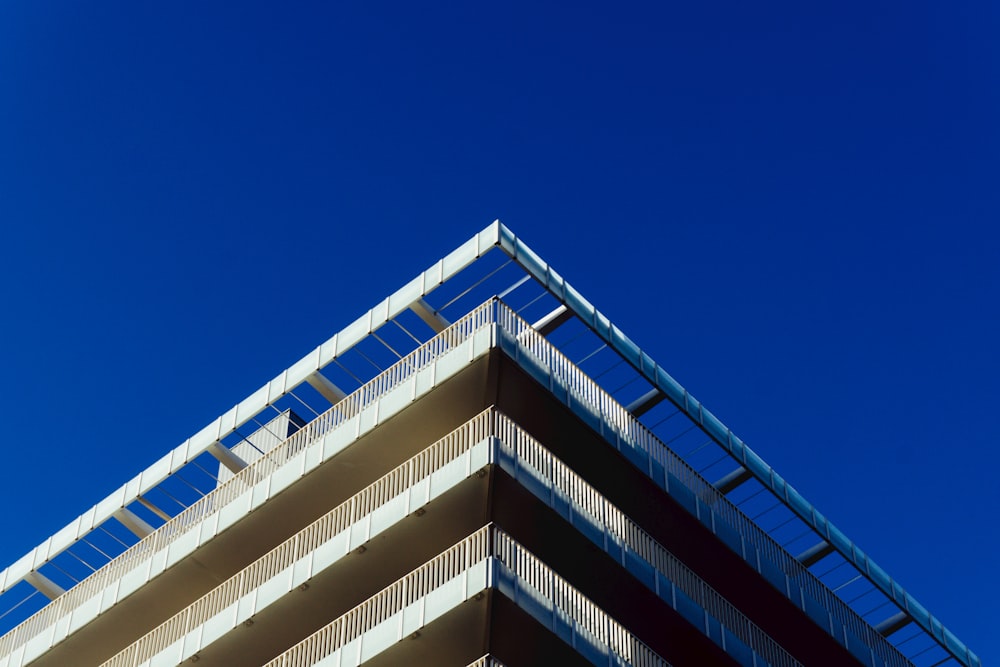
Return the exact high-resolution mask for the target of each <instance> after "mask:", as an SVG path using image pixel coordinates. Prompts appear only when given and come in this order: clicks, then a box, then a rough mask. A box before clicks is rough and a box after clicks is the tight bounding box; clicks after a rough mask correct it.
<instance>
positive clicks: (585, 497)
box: [102, 408, 799, 667]
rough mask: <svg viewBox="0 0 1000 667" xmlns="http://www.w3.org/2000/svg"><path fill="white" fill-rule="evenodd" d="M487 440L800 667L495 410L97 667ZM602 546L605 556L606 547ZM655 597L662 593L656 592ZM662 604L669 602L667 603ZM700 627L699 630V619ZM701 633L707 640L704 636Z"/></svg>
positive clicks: (156, 640) (753, 645)
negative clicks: (512, 456)
mask: <svg viewBox="0 0 1000 667" xmlns="http://www.w3.org/2000/svg"><path fill="white" fill-rule="evenodd" d="M490 436H493V437H495V438H496V439H497V442H498V444H499V446H500V447H502V448H504V449H505V450H506V451H508V452H510V453H511V454H513V455H515V456H516V457H517V459H518V461H519V463H521V464H523V465H522V469H523V466H528V469H529V470H530V471H531V472H532V473H534V474H536V475H538V476H540V477H542V478H544V479H545V480H546V481H547V482H548V484H549V485H550V488H551V489H552V490H553V492H558V493H560V494H562V495H563V497H565V498H566V499H567V500H569V501H571V502H572V503H573V504H574V506H575V507H576V509H577V510H578V513H579V514H580V515H583V516H586V517H588V518H589V519H590V521H591V522H592V523H593V524H594V525H597V526H600V527H601V529H602V534H607V535H610V536H611V537H612V538H613V539H616V540H618V542H619V543H620V544H621V545H625V546H627V547H628V548H629V549H631V550H632V553H634V554H635V555H637V556H639V557H640V558H642V559H643V560H645V561H646V562H647V563H649V564H650V565H651V566H652V567H653V568H655V569H656V570H657V571H658V572H659V573H660V574H662V575H663V576H664V577H665V578H666V579H667V580H669V581H670V582H672V583H673V585H674V586H676V587H677V589H679V590H680V591H681V592H682V593H684V595H686V596H687V597H688V598H690V599H691V600H692V601H693V602H695V603H696V604H697V605H699V606H700V607H701V608H702V609H704V611H705V612H707V613H708V614H709V615H710V616H711V617H712V618H714V619H716V620H717V621H718V622H719V623H720V625H722V626H723V627H724V628H726V629H727V630H729V631H730V632H731V633H732V634H733V636H734V637H736V638H737V639H739V640H740V641H742V642H743V643H744V644H746V645H747V646H748V647H749V648H750V649H751V650H752V651H754V652H755V653H756V654H757V655H759V656H760V657H762V658H764V659H765V660H766V661H767V663H768V664H769V665H773V666H775V667H797V666H799V663H798V662H797V661H795V660H794V659H793V658H792V657H791V656H790V655H788V653H787V652H785V651H784V649H782V648H781V647H780V646H779V645H778V644H777V643H776V642H774V640H773V639H771V638H770V637H769V636H768V635H767V634H766V633H765V632H764V631H763V630H761V629H760V628H758V627H757V626H756V625H754V624H753V623H752V622H751V621H750V620H749V619H747V618H746V617H745V616H744V615H743V614H742V613H740V612H739V610H737V609H736V608H735V607H734V606H733V605H732V604H730V603H729V602H728V601H727V600H726V599H725V598H723V597H722V596H721V595H719V593H717V592H716V591H715V590H714V589H713V588H712V587H711V586H709V585H708V584H707V583H706V582H705V581H703V580H702V579H701V578H700V577H698V576H697V575H696V574H695V573H694V572H692V571H691V570H690V569H689V568H688V567H686V566H685V565H684V564H683V563H681V562H680V561H679V560H678V559H677V558H676V557H674V556H673V555H672V554H670V552H669V551H667V550H666V549H665V548H663V547H662V546H661V545H660V544H659V543H658V542H657V541H656V540H654V539H653V538H652V537H651V536H649V535H648V534H647V533H646V532H645V531H643V530H642V529H641V528H639V526H638V525H637V524H635V523H634V522H633V521H631V520H630V519H629V518H628V517H626V516H625V515H624V514H623V513H622V512H621V511H620V510H619V509H618V508H617V507H615V506H614V505H612V504H611V503H610V502H609V501H608V500H607V499H605V498H604V497H603V496H601V495H600V494H599V493H598V492H597V491H596V490H595V489H594V488H593V487H591V486H590V485H589V484H587V483H586V482H585V481H583V479H582V478H580V477H579V476H578V475H576V474H575V473H574V472H573V471H572V470H570V469H569V467H567V466H566V465H565V464H563V463H562V462H561V461H559V460H558V459H557V458H556V457H555V456H553V455H552V454H551V453H550V452H548V451H547V450H546V449H545V448H544V447H543V446H542V445H541V444H540V443H539V442H538V441H537V440H535V439H534V438H532V437H531V436H529V435H528V434H527V433H525V432H524V431H523V430H522V429H520V428H519V427H518V426H517V425H516V424H515V423H514V422H513V421H511V420H510V419H509V418H508V417H506V416H505V415H503V414H502V413H500V412H498V411H497V410H496V409H495V408H489V409H487V410H486V411H484V412H482V413H480V414H479V415H477V416H475V417H473V418H472V419H471V420H469V421H468V422H466V423H465V424H463V425H462V426H461V427H459V428H457V429H456V430H454V431H452V432H451V433H449V434H448V435H447V436H445V437H444V438H442V439H441V440H439V441H438V442H436V443H434V444H433V445H431V446H430V447H428V448H427V449H425V450H423V451H422V452H420V453H419V454H417V455H416V456H414V457H412V458H411V459H409V460H408V461H406V462H404V463H403V464H401V465H400V466H398V467H397V468H395V469H394V470H392V471H390V472H389V473H387V474H386V475H384V476H383V477H381V478H380V479H378V480H377V481H375V482H373V483H372V484H370V485H369V486H367V487H366V488H364V489H362V490H361V491H359V492H358V493H357V494H355V495H354V496H352V497H351V498H349V499H347V500H346V501H344V502H343V503H341V504H340V505H339V506H337V507H335V508H334V509H332V510H331V511H330V512H328V513H327V514H326V515H324V516H323V517H321V518H319V519H317V520H316V521H315V522H314V523H312V524H310V525H309V526H307V527H306V528H304V529H303V530H302V531H301V532H299V533H298V534H296V535H295V536H293V537H291V538H289V539H288V540H287V541H286V542H284V543H282V544H281V545H279V546H278V547H276V548H275V549H274V550H273V551H271V552H269V553H268V554H266V555H264V556H263V557H261V558H260V559H258V560H257V561H255V562H254V563H252V564H251V565H250V566H248V567H247V568H246V569H244V570H243V571H241V572H239V573H238V574H236V575H235V576H233V577H231V578H230V579H229V580H227V581H226V582H224V583H223V584H221V585H220V586H219V587H217V588H216V589H214V590H212V591H211V592H209V593H208V594H206V595H205V596H203V597H202V598H200V599H199V600H197V601H196V602H194V603H193V604H192V605H190V606H189V607H187V608H186V609H184V610H182V611H181V612H179V613H177V614H176V615H175V616H173V617H172V618H170V619H169V620H167V621H166V622H164V623H163V624H162V625H160V626H158V627H157V628H155V629H154V630H153V631H151V632H150V633H148V634H146V635H145V636H143V637H141V638H140V639H139V640H137V641H136V642H134V643H133V644H132V645H130V646H129V647H127V648H125V649H124V650H122V651H121V652H119V653H118V654H117V655H115V656H114V657H113V658H111V659H110V660H108V661H107V662H105V663H104V664H103V665H102V667H127V666H129V665H137V664H141V663H143V662H144V661H146V660H149V659H150V658H152V657H153V656H155V655H157V654H158V653H159V652H160V651H163V650H164V649H166V648H167V647H169V646H170V645H171V644H173V643H174V642H175V641H177V640H179V639H181V638H183V637H185V636H187V634H188V633H189V632H191V631H193V630H195V629H196V628H198V627H199V626H201V625H202V624H204V623H205V622H207V621H208V620H209V619H211V618H213V617H215V616H216V615H217V614H219V613H221V612H222V611H223V610H225V609H227V608H228V607H230V606H231V605H233V604H235V603H236V602H238V601H239V600H240V599H242V598H243V597H244V596H246V595H248V594H250V593H251V592H252V591H254V590H255V589H257V588H259V587H260V586H261V585H263V584H264V583H265V582H267V581H269V580H271V579H272V578H273V577H274V576H276V575H278V574H279V573H282V572H284V571H286V570H287V569H288V568H289V567H291V566H292V565H293V564H295V563H296V562H298V561H299V560H301V559H302V558H304V557H305V556H307V555H308V554H309V553H311V552H313V551H315V550H316V549H317V548H319V547H320V546H321V545H323V544H326V543H328V542H329V541H330V540H331V539H333V538H334V537H335V536H336V535H338V534H340V533H341V532H342V531H344V530H346V529H347V528H348V527H350V526H351V525H353V524H355V523H357V522H359V521H361V520H363V519H364V518H365V517H370V515H371V514H372V513H373V512H375V511H376V510H377V509H378V508H379V507H382V506H383V505H385V504H386V503H388V502H390V501H391V500H393V499H395V498H398V497H400V496H401V495H402V494H404V493H407V492H408V491H409V490H410V489H411V488H413V487H414V485H416V484H417V483H418V482H420V481H421V480H424V479H427V478H428V477H429V476H430V475H432V474H433V473H435V472H436V471H438V470H440V469H442V468H443V467H445V466H447V465H449V464H450V463H452V462H453V461H456V460H458V459H459V458H460V457H462V456H463V455H464V454H466V453H467V452H468V451H469V450H471V449H472V447H474V446H475V445H476V444H477V443H480V442H483V441H484V440H486V439H487V438H488V437H490ZM471 472H472V471H471V469H470V470H467V471H466V474H471ZM411 510H412V508H409V507H407V509H406V512H407V513H409V511H411ZM604 546H605V549H607V544H605V545H604ZM623 554H624V552H623ZM656 592H657V593H658V594H659V593H660V591H658V590H657V591H656ZM668 603H671V602H670V601H669V600H668ZM671 604H672V603H671ZM702 620H703V622H704V619H702ZM703 630H705V631H706V632H707V628H703ZM724 648H725V647H724Z"/></svg>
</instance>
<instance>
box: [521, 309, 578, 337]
mask: <svg viewBox="0 0 1000 667" xmlns="http://www.w3.org/2000/svg"><path fill="white" fill-rule="evenodd" d="M572 317H573V313H571V312H570V310H569V308H567V307H566V306H565V305H560V306H559V307H558V308H556V309H555V310H553V311H552V312H551V313H549V314H548V315H546V316H545V317H543V318H542V319H540V320H538V321H537V322H535V323H534V324H532V325H531V327H532V328H533V329H535V331H537V332H538V333H540V334H542V335H543V336H548V335H549V334H550V333H552V332H553V331H555V330H556V329H558V328H559V327H560V326H562V325H563V324H565V323H566V322H568V321H569V320H570V319H571V318H572Z"/></svg>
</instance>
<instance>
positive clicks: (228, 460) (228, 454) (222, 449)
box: [208, 442, 247, 475]
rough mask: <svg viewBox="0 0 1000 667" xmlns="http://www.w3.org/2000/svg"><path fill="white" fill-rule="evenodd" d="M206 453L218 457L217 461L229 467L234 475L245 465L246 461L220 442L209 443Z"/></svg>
mask: <svg viewBox="0 0 1000 667" xmlns="http://www.w3.org/2000/svg"><path fill="white" fill-rule="evenodd" d="M208 453H209V454H211V455H212V456H214V457H215V458H216V459H218V461H219V463H221V464H222V465H224V466H226V467H227V468H229V470H230V471H231V472H232V473H233V474H234V475H235V474H236V473H238V472H239V471H241V470H243V469H244V468H246V467H247V462H246V461H244V460H243V459H241V458H240V457H239V456H237V455H236V454H235V453H233V450H231V449H229V448H228V447H226V446H225V445H223V444H222V443H221V442H216V443H214V444H211V445H209V446H208Z"/></svg>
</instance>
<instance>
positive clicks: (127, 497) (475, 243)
mask: <svg viewBox="0 0 1000 667" xmlns="http://www.w3.org/2000/svg"><path fill="white" fill-rule="evenodd" d="M500 229H501V225H500V221H499V220H495V221H494V222H493V223H491V224H490V225H489V226H488V227H486V228H485V229H484V230H482V231H481V232H479V233H478V234H476V235H475V236H473V237H472V238H471V239H469V240H468V241H466V242H465V243H463V244H462V245H460V246H459V247H458V248H456V249H455V250H453V251H452V252H451V253H449V254H447V255H445V256H444V257H443V258H442V259H440V260H438V261H437V262H435V263H434V264H432V265H431V267H430V268H428V269H427V270H426V271H424V272H422V273H421V274H420V275H418V276H417V277H416V278H414V279H413V280H411V281H410V282H408V283H406V284H405V285H403V287H401V288H399V289H398V290H396V291H395V292H394V293H393V294H392V295H391V296H389V297H388V298H386V299H383V300H382V301H381V302H380V303H378V304H377V305H376V306H375V307H374V308H372V309H370V310H369V311H368V312H367V313H365V314H364V315H362V316H361V317H359V318H358V319H356V320H355V321H354V322H352V323H351V324H349V325H347V326H346V327H344V328H343V329H342V330H341V331H340V332H338V333H336V334H334V335H333V336H332V337H331V338H329V339H328V340H327V341H326V342H324V343H323V344H322V345H320V346H319V347H317V348H315V349H314V350H313V351H312V352H310V353H309V354H307V355H306V356H304V357H303V358H302V359H300V360H299V361H297V362H295V363H294V364H292V365H291V366H289V367H288V368H287V369H286V370H284V371H282V372H281V373H279V374H278V375H277V377H275V378H274V379H273V380H271V381H270V382H268V383H267V384H265V385H264V386H263V387H261V388H260V389H258V390H257V391H255V392H253V393H252V394H250V395H249V396H247V397H246V398H245V399H243V400H242V401H240V402H239V403H237V404H236V405H234V406H233V407H232V408H231V409H229V410H228V411H227V412H225V413H223V414H222V415H220V416H219V417H217V418H216V419H215V420H214V421H212V422H211V423H210V424H208V425H207V426H205V427H204V428H203V429H201V430H200V431H198V432H197V433H195V434H194V435H193V436H191V437H190V438H188V439H187V440H185V441H184V442H182V443H181V444H180V445H178V446H177V447H175V448H174V449H173V450H171V451H170V452H168V453H167V454H166V455H165V456H163V457H162V458H160V459H159V460H158V461H156V462H155V463H153V464H152V465H151V466H149V467H147V468H146V469H145V470H143V471H142V472H141V473H139V474H138V475H136V476H135V477H133V478H132V479H131V480H130V481H128V482H127V483H125V484H123V485H122V486H121V487H119V488H118V489H116V490H115V491H114V492H112V493H111V494H109V495H108V496H107V497H106V498H104V499H103V500H101V501H100V502H98V503H97V504H96V505H94V506H93V507H91V508H90V509H89V510H87V511H86V512H84V513H83V514H81V515H80V516H78V517H77V518H76V519H74V520H73V521H71V522H70V523H69V524H67V525H66V526H65V527H63V528H62V529H61V530H59V531H57V532H55V533H54V534H52V536H50V537H49V538H47V539H46V540H45V541H44V542H42V543H41V544H39V545H38V546H37V547H35V548H34V549H32V550H31V551H29V552H28V553H27V554H25V555H24V556H22V557H21V558H19V559H18V560H16V561H15V562H14V563H12V564H11V565H10V566H8V567H7V568H6V569H5V570H3V571H0V594H3V593H5V592H7V591H8V590H10V589H11V588H12V587H13V586H14V585H16V584H17V583H19V582H21V581H23V580H24V579H25V577H26V576H28V575H29V574H31V573H32V572H33V571H35V570H36V569H37V568H39V567H41V566H42V565H44V564H45V563H47V562H48V561H49V560H51V559H53V558H55V557H56V556H58V555H59V554H60V553H62V552H63V551H65V550H66V549H67V548H69V547H70V546H72V545H73V543H75V542H76V541H77V540H78V539H79V538H80V537H82V536H84V535H86V534H87V533H88V532H89V531H91V530H93V529H95V528H97V526H99V525H101V524H102V523H104V522H105V521H107V520H108V519H109V518H111V516H112V515H113V514H114V513H115V512H116V511H117V510H119V509H121V508H123V507H125V506H126V505H128V504H129V503H131V502H133V501H136V500H138V499H139V497H140V496H142V495H143V494H145V493H147V492H148V491H149V490H150V489H152V488H153V487H155V486H156V485H157V484H159V483H160V482H162V481H163V480H165V479H166V478H167V477H169V476H170V475H172V474H173V473H175V472H177V471H178V470H180V469H181V468H182V467H183V466H184V465H185V464H187V463H188V462H189V461H191V460H192V459H194V458H196V457H198V456H200V455H201V454H203V453H205V452H206V451H208V450H209V448H211V447H213V446H214V445H217V444H219V443H220V442H221V441H222V439H223V438H225V437H226V436H228V435H230V434H232V433H233V432H235V431H236V430H237V429H238V428H240V427H241V426H243V425H244V424H246V423H247V422H249V421H250V420H251V419H252V418H253V417H254V416H255V415H257V414H258V413H259V412H260V411H261V410H263V409H265V408H266V407H267V406H269V405H270V404H271V403H273V402H275V401H277V400H278V399H279V398H282V397H283V396H285V395H287V394H288V392H290V391H292V390H294V389H295V388H296V387H298V386H299V385H301V384H302V383H303V382H305V381H306V379H307V378H308V377H309V376H310V375H311V374H313V373H315V372H316V371H318V370H320V369H322V368H323V367H324V366H326V365H327V364H328V363H330V362H331V361H333V360H334V359H335V358H337V357H338V356H340V355H341V354H343V353H345V352H346V351H347V350H349V349H351V348H352V347H354V346H355V345H357V344H358V343H359V342H360V341H361V340H362V339H363V338H365V337H366V336H367V335H368V334H370V333H371V332H372V331H375V330H377V329H378V328H379V327H380V326H382V325H383V324H385V323H386V322H388V321H389V320H390V319H392V318H393V317H395V316H397V315H399V314H400V313H401V312H403V311H404V310H406V309H407V308H409V307H410V305H412V304H413V303H415V302H416V301H418V300H419V299H421V298H423V297H424V296H427V295H428V294H430V293H431V292H433V291H434V290H435V289H437V287H439V286H440V285H442V284H443V283H444V282H445V281H447V280H448V279H449V278H451V277H452V276H454V275H455V274H457V273H458V272H459V271H461V270H462V269H464V268H465V267H467V266H468V265H469V264H471V263H472V262H474V261H475V260H477V259H478V258H479V257H480V256H482V255H483V254H485V253H486V252H488V251H489V250H491V249H493V248H494V247H496V246H497V245H499V241H500Z"/></svg>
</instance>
